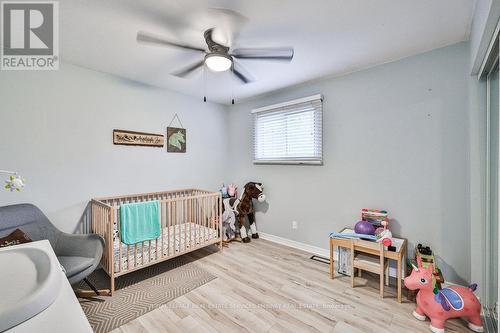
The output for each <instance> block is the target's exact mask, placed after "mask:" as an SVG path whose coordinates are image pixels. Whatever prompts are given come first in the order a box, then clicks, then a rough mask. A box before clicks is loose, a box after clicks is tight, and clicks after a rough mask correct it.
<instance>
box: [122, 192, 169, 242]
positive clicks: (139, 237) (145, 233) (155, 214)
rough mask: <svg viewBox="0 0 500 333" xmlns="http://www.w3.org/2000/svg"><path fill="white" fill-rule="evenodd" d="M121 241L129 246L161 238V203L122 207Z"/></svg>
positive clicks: (152, 202) (132, 204) (124, 205)
mask: <svg viewBox="0 0 500 333" xmlns="http://www.w3.org/2000/svg"><path fill="white" fill-rule="evenodd" d="M120 229H121V230H120V233H121V241H122V242H123V243H125V244H127V245H132V244H135V243H139V242H143V241H147V240H152V239H156V238H158V237H160V234H161V225H160V202H159V201H158V200H155V201H147V202H136V203H128V204H122V205H121V206H120Z"/></svg>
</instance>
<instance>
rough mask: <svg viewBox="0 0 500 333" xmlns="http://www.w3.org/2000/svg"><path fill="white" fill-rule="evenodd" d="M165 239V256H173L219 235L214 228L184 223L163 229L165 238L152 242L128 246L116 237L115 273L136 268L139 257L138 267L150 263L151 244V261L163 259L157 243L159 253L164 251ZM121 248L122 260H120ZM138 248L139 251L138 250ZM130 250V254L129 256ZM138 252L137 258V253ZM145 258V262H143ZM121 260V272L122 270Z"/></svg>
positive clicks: (114, 248)
mask: <svg viewBox="0 0 500 333" xmlns="http://www.w3.org/2000/svg"><path fill="white" fill-rule="evenodd" d="M162 238H163V255H164V256H167V255H168V256H172V255H174V254H178V253H182V252H185V251H189V250H190V248H191V247H197V246H199V245H202V244H204V243H207V242H208V241H210V240H213V239H217V238H218V233H217V230H216V229H214V228H209V227H205V226H202V225H199V224H195V223H183V224H179V225H176V226H170V227H165V228H163V237H161V236H160V237H159V238H158V239H155V240H152V241H151V242H149V241H145V242H142V243H137V244H136V245H130V246H127V244H124V243H122V242H121V241H120V239H119V238H117V237H115V240H114V245H113V252H114V255H113V258H114V260H115V262H114V265H115V272H124V271H127V270H129V269H132V268H135V267H136V262H135V257H137V266H141V265H142V264H143V263H144V264H147V263H149V254H150V251H149V247H150V244H151V260H152V261H154V260H156V259H157V258H160V257H161V254H160V253H159V254H158V256H157V255H156V243H157V242H158V252H160V251H161V249H162ZM120 246H121V249H122V251H121V258H120ZM136 246H137V249H136ZM127 249H128V254H127ZM136 251H137V256H135V253H136ZM143 257H144V260H143ZM120 260H121V270H120Z"/></svg>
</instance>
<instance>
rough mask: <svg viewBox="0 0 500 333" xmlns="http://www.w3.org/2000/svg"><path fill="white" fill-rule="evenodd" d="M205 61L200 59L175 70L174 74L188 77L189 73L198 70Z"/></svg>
mask: <svg viewBox="0 0 500 333" xmlns="http://www.w3.org/2000/svg"><path fill="white" fill-rule="evenodd" d="M204 63H205V60H201V61H198V62H196V63H194V64H192V65H189V66H187V67H185V68H183V69H181V70H179V71H177V72H173V73H172V75H174V76H178V77H186V76H187V75H188V74H190V73H192V72H193V71H195V70H197V69H198V68H200V67H202V66H203V64H204Z"/></svg>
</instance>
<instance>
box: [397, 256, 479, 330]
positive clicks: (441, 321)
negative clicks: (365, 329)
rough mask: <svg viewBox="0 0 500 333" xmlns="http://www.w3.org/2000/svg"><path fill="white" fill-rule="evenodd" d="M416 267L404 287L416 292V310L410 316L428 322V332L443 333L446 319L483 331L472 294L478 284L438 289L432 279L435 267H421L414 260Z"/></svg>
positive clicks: (419, 262)
mask: <svg viewBox="0 0 500 333" xmlns="http://www.w3.org/2000/svg"><path fill="white" fill-rule="evenodd" d="M417 263H418V267H415V266H413V271H412V272H411V275H410V276H408V277H407V278H405V286H406V287H407V288H408V289H410V290H417V289H418V290H419V292H418V294H417V308H416V309H415V311H413V316H414V317H415V318H417V319H418V320H425V319H426V317H429V319H430V320H431V324H430V329H431V331H432V332H434V333H443V332H444V326H445V322H446V320H447V319H450V318H463V319H465V320H466V321H467V322H468V325H469V328H470V329H471V330H473V331H474V332H483V321H482V320H481V303H479V300H478V299H477V297H476V296H475V295H474V291H475V290H476V287H477V285H476V284H472V285H470V286H469V287H462V286H451V287H448V288H443V289H439V287H438V285H437V283H436V278H435V276H434V266H433V265H432V264H430V265H429V266H428V267H427V268H424V267H423V266H422V261H421V259H420V257H417Z"/></svg>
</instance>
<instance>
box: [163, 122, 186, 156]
mask: <svg viewBox="0 0 500 333" xmlns="http://www.w3.org/2000/svg"><path fill="white" fill-rule="evenodd" d="M167 152H169V153H185V152H186V129H185V128H179V127H167Z"/></svg>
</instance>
